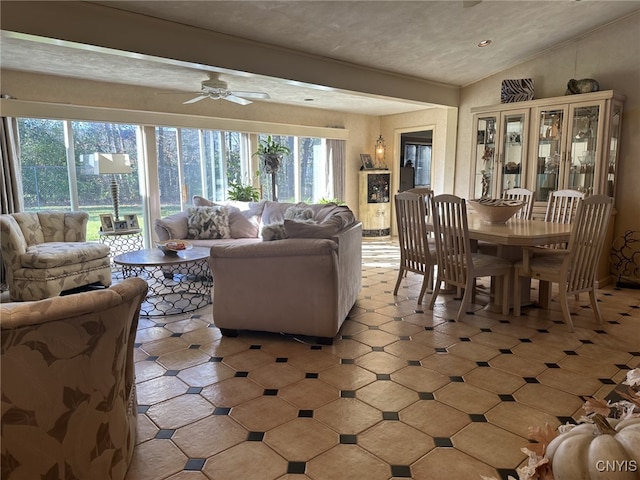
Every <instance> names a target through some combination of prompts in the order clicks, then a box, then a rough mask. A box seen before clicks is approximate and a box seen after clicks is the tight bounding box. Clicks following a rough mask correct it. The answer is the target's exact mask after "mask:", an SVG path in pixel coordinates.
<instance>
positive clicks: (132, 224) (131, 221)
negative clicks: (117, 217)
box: [124, 214, 140, 230]
mask: <svg viewBox="0 0 640 480" xmlns="http://www.w3.org/2000/svg"><path fill="white" fill-rule="evenodd" d="M124 219H125V220H126V221H127V228H129V230H136V229H138V228H140V224H139V223H138V215H136V214H130V215H125V216H124Z"/></svg>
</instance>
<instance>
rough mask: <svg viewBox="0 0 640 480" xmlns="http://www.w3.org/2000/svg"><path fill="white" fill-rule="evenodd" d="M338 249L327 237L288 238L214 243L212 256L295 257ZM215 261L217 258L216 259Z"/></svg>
mask: <svg viewBox="0 0 640 480" xmlns="http://www.w3.org/2000/svg"><path fill="white" fill-rule="evenodd" d="M337 249H338V245H337V244H336V243H335V242H334V241H333V240H329V239H327V238H286V239H284V240H274V241H271V242H256V243H249V244H239V245H236V244H232V245H213V246H212V247H211V258H212V259H215V258H258V257H295V256H301V255H326V254H329V253H331V252H333V251H336V250H337ZM214 261H215V260H214Z"/></svg>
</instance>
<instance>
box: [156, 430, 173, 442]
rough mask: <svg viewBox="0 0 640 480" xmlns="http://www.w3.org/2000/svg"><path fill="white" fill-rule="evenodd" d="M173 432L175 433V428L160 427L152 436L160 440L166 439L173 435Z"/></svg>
mask: <svg viewBox="0 0 640 480" xmlns="http://www.w3.org/2000/svg"><path fill="white" fill-rule="evenodd" d="M174 433H176V430H175V428H172V429H160V430H158V433H156V436H155V437H153V438H157V439H162V440H168V439H169V438H171V437H173V434H174Z"/></svg>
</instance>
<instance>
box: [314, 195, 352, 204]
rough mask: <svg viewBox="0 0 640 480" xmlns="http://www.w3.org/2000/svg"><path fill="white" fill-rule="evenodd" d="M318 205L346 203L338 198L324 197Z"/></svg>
mask: <svg viewBox="0 0 640 480" xmlns="http://www.w3.org/2000/svg"><path fill="white" fill-rule="evenodd" d="M318 203H335V204H336V205H346V203H345V202H343V201H342V200H339V199H337V198H324V197H322V198H321V199H320V200H318Z"/></svg>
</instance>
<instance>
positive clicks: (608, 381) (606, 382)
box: [598, 378, 616, 385]
mask: <svg viewBox="0 0 640 480" xmlns="http://www.w3.org/2000/svg"><path fill="white" fill-rule="evenodd" d="M598 380H600V383H602V384H603V385H615V384H616V382H614V381H613V380H611V379H610V378H599V379H598Z"/></svg>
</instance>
